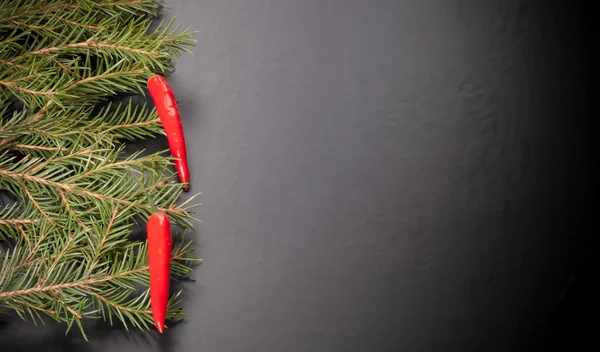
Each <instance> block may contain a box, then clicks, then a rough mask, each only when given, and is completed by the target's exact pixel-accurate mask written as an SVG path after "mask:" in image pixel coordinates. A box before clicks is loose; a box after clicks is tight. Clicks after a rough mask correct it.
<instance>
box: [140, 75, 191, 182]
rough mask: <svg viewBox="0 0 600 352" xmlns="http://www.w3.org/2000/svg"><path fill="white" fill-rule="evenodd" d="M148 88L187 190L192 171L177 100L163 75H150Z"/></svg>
mask: <svg viewBox="0 0 600 352" xmlns="http://www.w3.org/2000/svg"><path fill="white" fill-rule="evenodd" d="M148 90H149V91H150V95H151V96H152V100H153V101H154V106H155V107H156V111H157V112H158V117H159V118H160V121H161V123H162V125H163V128H164V129H165V133H166V134H167V140H168V141H169V148H170V149H171V155H172V156H173V157H174V158H176V160H175V168H176V169H177V173H178V175H179V181H181V183H183V184H184V187H183V189H184V190H185V191H187V190H188V188H189V184H190V172H189V169H188V162H187V153H186V148H185V137H184V134H183V125H182V124H181V117H180V115H179V108H178V107H177V100H176V99H175V95H174V94H173V90H172V89H171V87H170V86H169V83H168V82H167V81H166V80H165V78H164V77H163V76H161V75H158V74H155V75H154V76H152V77H150V79H149V80H148Z"/></svg>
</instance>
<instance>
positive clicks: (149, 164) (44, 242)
mask: <svg viewBox="0 0 600 352" xmlns="http://www.w3.org/2000/svg"><path fill="white" fill-rule="evenodd" d="M160 6H161V5H160V4H159V3H158V2H156V1H153V0H112V1H101V0H86V1H78V2H70V1H60V0H47V1H44V2H43V3H42V2H39V1H37V0H0V68H2V70H0V191H2V192H7V193H9V194H12V195H13V196H14V197H15V198H16V199H18V200H19V201H18V202H16V203H13V204H11V205H8V206H4V207H0V240H5V239H10V240H11V241H10V242H7V244H9V245H7V246H5V247H6V249H5V250H0V309H2V308H4V309H10V310H13V311H14V312H15V313H16V314H18V315H19V316H20V317H21V318H22V319H25V320H31V321H33V322H34V323H38V322H42V323H43V322H44V317H50V318H52V319H54V320H56V321H58V322H61V323H65V324H66V326H67V331H69V329H70V328H71V327H73V326H78V328H79V330H80V331H81V332H82V333H83V334H84V337H85V332H84V331H83V327H82V321H83V320H85V319H87V318H94V317H103V318H104V319H105V320H108V321H109V322H110V323H111V325H112V324H113V323H116V322H119V323H121V324H123V325H124V326H125V327H126V328H128V327H135V328H139V329H143V330H147V329H149V328H150V327H152V326H153V324H152V315H151V309H150V302H149V295H148V289H147V287H148V285H149V272H148V264H147V259H148V258H147V252H146V251H147V246H146V243H145V241H144V242H141V241H133V240H132V239H131V238H130V235H131V232H132V226H133V225H135V224H137V222H138V221H139V220H140V219H141V220H145V219H147V217H148V216H149V215H151V214H152V213H153V212H154V211H155V210H158V211H165V212H166V213H167V214H168V215H169V218H170V219H171V221H172V223H173V224H174V225H175V226H178V227H180V228H183V229H184V235H185V229H193V226H192V223H191V220H192V219H193V217H192V215H193V213H192V212H191V209H192V208H193V206H192V205H190V204H191V202H192V201H193V199H194V198H195V197H196V196H198V195H195V196H192V197H189V199H188V200H187V201H185V202H183V203H178V199H179V197H180V195H181V193H182V187H183V185H181V184H180V183H177V182H176V177H175V173H174V170H173V158H171V157H168V156H167V154H166V152H161V153H155V154H151V155H145V154H144V151H140V152H137V153H133V154H132V155H129V156H126V153H125V149H124V145H123V144H122V143H123V142H124V141H129V140H136V139H144V138H150V137H157V136H164V131H163V129H162V125H161V123H160V119H159V118H158V116H157V114H156V111H155V109H153V108H151V107H149V106H146V105H145V104H142V105H136V104H134V103H133V99H130V100H129V101H127V102H125V103H120V104H111V103H110V102H111V100H112V99H114V98H115V97H117V96H119V95H121V94H145V87H146V79H147V78H148V77H149V75H150V74H152V73H154V72H158V73H163V74H164V73H168V72H170V71H171V70H172V63H171V61H172V60H173V59H176V58H178V57H179V55H180V53H182V52H189V50H188V49H187V47H189V46H191V45H194V41H193V40H192V39H191V35H192V34H193V33H192V32H189V31H186V30H184V31H180V30H179V27H178V26H174V25H173V24H174V22H173V21H170V22H168V23H163V22H161V23H159V24H158V26H157V27H156V29H154V30H151V29H150V28H151V25H152V19H151V18H150V17H152V16H155V15H156V14H157V12H158V9H159V8H160ZM19 104H20V105H19ZM15 242H16V243H15ZM192 252H193V248H192V246H191V242H189V241H185V240H184V239H182V241H181V243H180V244H179V245H178V246H176V248H174V249H173V261H172V263H171V276H172V278H173V279H174V280H178V279H182V278H185V277H193V276H192V266H191V263H193V262H194V261H195V260H196V258H192V257H191V254H192ZM140 286H141V287H140ZM178 297H179V296H178V294H175V295H173V296H172V297H171V299H170V301H169V309H168V315H167V316H168V318H175V317H182V316H184V314H183V313H181V311H180V310H179V308H177V306H178V302H179V298H178Z"/></svg>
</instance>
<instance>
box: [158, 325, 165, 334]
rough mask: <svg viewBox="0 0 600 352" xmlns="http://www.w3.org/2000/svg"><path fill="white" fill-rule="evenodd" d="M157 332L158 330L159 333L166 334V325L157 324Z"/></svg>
mask: <svg viewBox="0 0 600 352" xmlns="http://www.w3.org/2000/svg"><path fill="white" fill-rule="evenodd" d="M156 330H158V332H160V333H161V334H162V333H163V332H165V324H161V323H159V322H156Z"/></svg>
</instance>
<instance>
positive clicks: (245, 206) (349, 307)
mask: <svg viewBox="0 0 600 352" xmlns="http://www.w3.org/2000/svg"><path fill="white" fill-rule="evenodd" d="M168 3H169V5H170V6H171V7H172V10H169V11H165V15H166V17H170V16H173V15H175V16H176V17H177V19H178V21H180V22H183V23H185V24H186V25H187V26H190V27H193V29H195V30H198V31H199V34H198V35H197V36H196V39H197V40H198V46H197V48H196V49H195V55H194V56H189V55H186V56H184V57H183V58H182V59H181V60H180V61H179V62H178V64H177V71H176V73H175V74H174V75H173V76H172V77H171V78H170V82H171V83H172V85H173V87H174V90H175V92H176V94H177V96H178V97H179V98H181V99H182V104H183V106H182V113H183V116H184V125H185V128H186V138H187V140H188V148H189V150H190V152H189V154H190V159H191V172H192V185H193V186H192V189H191V191H192V192H203V196H202V197H201V201H202V202H203V205H202V206H201V207H200V208H199V209H198V216H199V217H200V218H201V219H202V220H203V223H202V224H199V226H198V230H199V231H198V233H197V239H198V241H199V243H200V244H201V247H200V254H201V256H202V257H203V258H204V259H205V262H204V264H203V265H202V266H201V267H200V268H199V269H198V271H197V277H198V278H199V281H198V282H197V283H193V284H185V285H184V286H183V287H184V289H185V290H186V295H185V309H186V311H187V312H188V313H189V315H190V317H189V319H187V320H186V321H185V322H183V323H181V324H179V325H177V326H174V327H172V328H171V329H169V330H168V332H167V333H165V335H163V336H161V337H160V338H159V337H158V336H157V335H156V334H153V333H149V334H137V333H124V332H121V331H116V330H114V329H110V328H103V327H101V326H102V325H101V324H99V327H98V328H96V329H90V332H89V334H90V337H91V340H92V342H91V343H90V344H86V343H84V342H82V341H81V339H79V338H78V336H77V334H71V335H69V337H64V336H63V335H64V333H63V332H64V327H62V326H53V325H50V326H48V327H45V328H32V326H31V325H29V324H27V323H20V322H13V323H11V324H10V325H4V326H2V327H0V343H1V345H0V346H1V347H0V350H2V352H4V351H6V352H9V351H21V350H22V351H30V350H32V349H34V348H40V347H43V348H44V350H46V351H205V352H230V351H231V352H233V351H290V352H293V351H331V352H334V351H346V352H348V351H444V352H449V351H531V350H534V349H536V348H538V347H540V348H541V346H542V345H541V343H542V342H548V341H549V340H548V337H549V336H554V337H560V336H561V334H562V333H564V332H565V331H564V329H563V326H565V325H571V324H575V323H574V322H570V321H569V322H567V323H565V324H563V325H558V326H556V328H555V330H550V328H549V327H550V325H548V324H545V322H546V320H547V319H550V318H552V317H554V316H555V314H558V313H556V312H559V310H557V307H558V298H559V295H560V293H561V291H562V290H564V289H565V288H566V287H567V284H568V283H569V280H570V279H571V278H572V277H573V274H574V273H575V272H576V264H577V263H576V261H575V259H576V254H575V253H577V255H579V254H581V253H583V251H579V250H580V249H581V242H580V241H578V237H576V236H577V235H579V234H581V233H582V232H583V228H582V219H583V217H582V215H581V214H580V212H579V210H580V209H582V203H581V202H582V201H583V192H584V190H585V189H586V187H587V173H586V172H584V170H583V169H582V167H583V165H584V162H585V161H586V159H585V158H586V154H585V151H584V149H583V147H584V142H585V139H584V132H585V121H584V120H583V114H584V112H585V110H584V106H585V103H586V101H585V96H584V92H583V90H582V88H583V84H584V83H585V76H584V69H585V65H584V63H585V61H584V56H583V37H582V36H581V33H580V29H581V27H582V24H581V23H580V21H579V20H580V18H579V17H578V16H579V14H578V13H577V11H580V10H581V9H580V8H579V7H578V5H577V4H576V3H575V2H566V1H565V2H564V3H565V4H564V5H560V4H558V2H556V3H552V5H551V4H550V2H548V1H525V0H523V1H514V0H496V1H475V0H474V1H459V0H419V1H399V0H389V1H385V0H371V1H369V0H301V1H300V0H298V1H292V0H288V1H284V0H212V1H208V0H203V1H192V0H189V1H169V2H168ZM165 145H166V144H165ZM163 146H164V145H163ZM576 251H577V252H576ZM580 278H581V276H579V277H577V279H578V280H579V279H580ZM575 282H576V283H579V281H577V280H576V281H575ZM560 319H566V316H564V315H561V316H560V318H559V320H558V321H560ZM553 324H556V322H554V323H553ZM552 326H555V325H552ZM572 326H575V325H572ZM550 344H551V345H553V346H555V347H556V346H558V345H557V344H555V343H554V342H550Z"/></svg>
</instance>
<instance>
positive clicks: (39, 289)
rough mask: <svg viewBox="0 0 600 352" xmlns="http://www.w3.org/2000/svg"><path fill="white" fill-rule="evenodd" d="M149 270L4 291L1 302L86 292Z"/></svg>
mask: <svg viewBox="0 0 600 352" xmlns="http://www.w3.org/2000/svg"><path fill="white" fill-rule="evenodd" d="M182 259H184V255H182V254H179V255H175V256H173V260H182ZM149 269H150V267H149V266H148V265H146V266H143V267H140V268H135V269H131V270H127V271H123V272H120V273H117V274H112V275H98V276H92V277H89V278H86V279H81V280H77V281H74V282H65V283H60V284H54V285H50V286H44V285H38V286H34V287H30V288H27V289H21V290H14V291H3V292H0V301H2V300H6V299H8V298H12V297H16V296H26V295H32V294H37V293H44V292H51V291H57V290H65V289H72V288H80V289H84V290H89V289H91V288H92V287H93V286H94V285H99V284H102V283H105V282H108V281H112V280H117V279H123V278H129V277H132V276H135V275H137V274H140V273H144V272H148V270H149Z"/></svg>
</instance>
